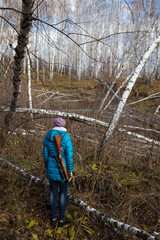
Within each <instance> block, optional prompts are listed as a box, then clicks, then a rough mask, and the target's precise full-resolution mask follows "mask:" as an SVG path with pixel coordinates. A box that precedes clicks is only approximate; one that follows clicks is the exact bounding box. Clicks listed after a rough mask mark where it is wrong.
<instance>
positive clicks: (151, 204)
mask: <svg viewBox="0 0 160 240" xmlns="http://www.w3.org/2000/svg"><path fill="white" fill-rule="evenodd" d="M47 84H48V85H47ZM47 84H45V88H43V86H42V84H39V87H37V84H35V89H36V90H37V89H39V90H45V91H53V92H54V91H55V90H56V91H60V92H63V93H64V92H65V93H66V94H67V93H71V94H77V93H79V99H80V100H81V101H79V103H78V107H77V105H76V104H77V103H75V102H72V104H70V109H72V110H73V109H75V110H76V109H78V108H79V109H82V108H83V109H86V111H87V110H90V109H92V112H95V106H96V104H97V102H93V101H92V99H93V98H94V97H95V96H100V95H103V94H104V93H105V90H104V89H103V87H101V86H99V85H98V84H97V82H94V83H93V82H92V81H90V80H89V81H84V82H83V83H81V84H79V83H77V82H75V83H73V82H69V81H68V82H66V81H65V79H62V81H58V80H57V82H56V83H54V87H53V88H52V87H51V85H52V83H50V82H48V83H47ZM116 87H118V85H117V86H116ZM157 87H160V83H159V82H154V83H153V84H151V85H150V86H149V85H146V84H144V82H143V81H142V80H141V79H140V80H139V82H138V83H137V85H136V86H135V88H134V89H133V92H132V95H131V98H130V99H129V102H132V101H135V100H137V99H139V98H143V97H145V96H148V95H149V94H152V93H155V92H156V91H157ZM115 90H116V89H115ZM36 94H37V92H34V99H35V101H38V100H37V99H38V98H36V97H37V95H36ZM43 97H44V96H42V99H41V101H44V100H46V99H45V98H43ZM25 98H26V96H25V94H23V92H22V96H21V101H20V103H21V102H23V101H24V99H25ZM62 102H63V104H62ZM62 102H60V101H59V102H58V101H57V102H56V105H55V102H54V101H50V103H49V102H45V103H44V104H42V105H41V107H42V108H46V109H59V110H61V111H62V110H64V109H65V110H66V111H67V110H70V109H69V108H68V102H67V99H66V102H65V101H62ZM23 103H24V102H23ZM34 104H35V105H36V102H35V103H34ZM158 104H159V100H158V98H155V99H152V100H149V101H145V102H143V103H142V102H141V103H139V104H138V105H136V106H135V107H134V110H135V111H136V114H137V115H136V116H138V117H139V119H141V120H142V126H143V124H145V127H146V128H148V127H151V125H152V127H153V129H152V130H157V131H160V129H158V127H159V123H158V122H156V123H155V122H153V118H152V123H154V124H151V123H149V124H148V123H147V124H148V125H147V124H146V122H144V121H145V119H146V117H144V116H146V114H147V119H148V116H151V115H153V113H154V111H155V109H156V107H157V106H158ZM23 105H24V104H23ZM142 109H143V111H144V112H145V114H144V115H143V113H141V110H142ZM92 114H93V113H92ZM88 115H89V114H88ZM108 118H109V117H108ZM34 119H35V120H36V123H38V124H39V126H45V127H44V129H43V130H44V133H43V134H41V132H40V130H36V127H37V125H36V124H33V123H32V122H29V121H26V116H25V115H24V114H22V115H18V116H17V118H16V119H15V122H16V124H17V126H18V125H19V124H20V126H21V130H22V129H23V130H25V131H26V132H27V131H28V130H30V128H31V126H32V130H35V131H36V133H35V134H28V135H23V134H20V133H19V132H18V134H17V135H15V134H13V135H12V134H10V135H9V137H8V140H7V144H6V147H5V148H4V149H2V150H1V156H2V157H4V158H5V159H7V160H8V161H10V162H12V163H13V164H15V165H16V166H18V167H20V168H22V169H24V170H25V171H27V172H29V173H31V174H33V175H34V176H36V177H40V178H41V179H44V180H46V177H45V168H44V163H43V158H42V145H43V139H44V134H45V133H46V132H47V131H48V129H50V128H51V127H52V120H51V119H50V118H47V117H46V118H45V119H43V118H41V116H38V115H37V116H35V118H34ZM125 121H126V118H125ZM138 121H140V120H138ZM156 121H157V119H156ZM123 123H124V122H123V121H121V124H123ZM32 124H33V125H32ZM67 126H68V127H67V128H68V129H69V132H70V133H71V136H72V141H73V146H74V162H75V168H74V169H75V170H74V171H75V176H76V178H75V181H74V182H73V183H71V187H72V192H73V193H74V196H75V197H79V198H81V199H82V200H83V201H85V202H87V203H88V205H89V206H92V207H94V208H96V209H97V210H99V211H101V212H103V213H105V214H106V215H108V216H110V217H112V218H114V219H116V220H119V221H121V222H124V223H127V224H130V225H131V226H135V227H137V228H139V229H142V230H145V231H147V232H149V233H150V234H152V235H155V236H157V237H160V235H158V233H160V163H159V159H160V151H159V148H158V147H156V146H154V144H150V145H147V144H146V143H143V144H142V143H141V142H136V141H135V140H133V139H132V138H131V137H126V135H123V134H122V135H120V134H119V132H116V133H115V135H114V138H113V139H112V141H111V144H110V146H109V147H108V148H107V154H106V159H105V160H103V161H99V160H98V158H97V155H96V149H97V146H96V144H93V145H92V144H91V143H88V142H87V141H86V138H87V137H86V136H88V135H91V134H92V135H93V136H94V139H95V140H98V139H100V138H102V134H103V133H104V129H100V131H99V129H97V128H93V127H92V126H91V127H90V126H87V125H86V126H85V127H84V126H83V125H81V123H77V122H73V121H71V120H67ZM154 126H155V128H154ZM157 126H158V127H157ZM28 133H29V132H28ZM77 134H79V135H80V136H81V137H82V140H81V139H80V138H78V139H77V138H76V135H77ZM99 136H100V137H99ZM146 136H148V137H151V138H153V139H155V140H157V141H159V134H158V133H155V132H153V133H146ZM131 145H132V148H133V150H132V151H131V149H132V148H129V147H131ZM128 148H129V151H128ZM66 218H67V220H68V224H67V225H66V226H64V227H63V228H58V227H54V228H53V227H51V225H50V219H49V189H45V188H44V187H42V186H39V185H36V184H34V183H33V182H31V181H29V180H27V179H25V178H24V177H22V176H20V175H19V174H17V173H16V172H14V171H13V170H12V169H10V168H9V167H8V166H7V165H6V164H4V163H3V162H0V240H2V239H3V240H11V239H13V240H14V239H15V240H22V239H37V240H38V239H40V240H43V239H44V240H48V239H57V240H59V239H64V240H67V239H69V240H72V239H73V240H74V239H77V240H87V239H93V240H96V239H107V240H113V239H115V240H119V239H138V238H137V237H135V236H131V235H128V234H127V233H125V232H121V233H119V234H117V233H114V232H113V231H111V230H110V229H109V228H107V227H106V226H104V225H103V224H102V223H101V222H99V221H97V220H96V219H93V218H92V217H91V216H90V215H89V213H87V212H86V211H84V210H81V209H79V207H77V206H75V205H73V204H72V203H70V202H68V206H67V213H66ZM156 234H157V235H156Z"/></svg>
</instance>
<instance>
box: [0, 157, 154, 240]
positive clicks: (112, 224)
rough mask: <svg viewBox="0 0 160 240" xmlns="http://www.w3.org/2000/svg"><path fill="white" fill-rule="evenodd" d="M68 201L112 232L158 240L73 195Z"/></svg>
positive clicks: (34, 178)
mask: <svg viewBox="0 0 160 240" xmlns="http://www.w3.org/2000/svg"><path fill="white" fill-rule="evenodd" d="M0 161H3V162H5V163H6V164H7V165H8V166H9V167H11V168H12V169H13V170H14V171H16V172H18V173H19V174H21V175H22V176H24V177H26V178H27V179H29V180H31V181H33V182H35V183H36V184H40V185H43V186H44V187H48V188H49V183H48V182H46V181H42V180H41V179H40V178H38V177H35V176H33V175H31V174H29V173H27V172H25V171H24V170H23V169H21V168H19V167H17V166H15V165H14V164H12V163H10V162H9V161H7V160H5V159H4V158H1V157H0ZM68 200H69V201H70V202H71V203H73V204H75V205H77V206H78V207H80V208H82V209H84V210H86V211H88V212H89V213H90V214H91V216H92V217H94V218H95V219H97V221H100V222H102V223H103V224H104V225H105V226H107V227H108V228H110V229H111V230H112V231H114V232H118V231H122V232H123V231H125V232H127V233H130V234H131V235H134V236H137V237H139V238H141V239H144V240H158V238H156V237H155V236H153V235H151V234H149V233H147V232H146V231H143V230H141V229H138V228H136V227H133V226H131V225H129V224H126V223H123V222H120V221H118V220H115V219H113V218H111V217H109V216H107V215H106V214H104V213H102V212H100V211H98V210H97V209H95V208H93V207H91V206H89V205H88V204H87V203H85V202H84V201H83V200H81V199H79V198H76V197H74V196H73V195H70V194H68Z"/></svg>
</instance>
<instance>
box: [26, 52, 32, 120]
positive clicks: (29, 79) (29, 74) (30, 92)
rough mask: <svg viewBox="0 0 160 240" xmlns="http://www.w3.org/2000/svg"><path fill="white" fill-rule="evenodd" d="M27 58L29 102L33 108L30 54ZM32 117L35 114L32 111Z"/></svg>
mask: <svg viewBox="0 0 160 240" xmlns="http://www.w3.org/2000/svg"><path fill="white" fill-rule="evenodd" d="M27 60H28V62H27V71H28V104H29V108H30V109H32V87H31V85H32V84H31V62H30V58H29V55H28V58H27ZM31 118H33V114H32V113H31Z"/></svg>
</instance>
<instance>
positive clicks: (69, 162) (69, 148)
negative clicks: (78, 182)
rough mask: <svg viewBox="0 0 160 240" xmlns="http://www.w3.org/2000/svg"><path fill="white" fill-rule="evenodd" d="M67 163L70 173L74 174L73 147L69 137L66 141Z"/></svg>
mask: <svg viewBox="0 0 160 240" xmlns="http://www.w3.org/2000/svg"><path fill="white" fill-rule="evenodd" d="M66 163H67V170H68V172H73V146H72V141H71V137H70V136H69V135H67V141H66Z"/></svg>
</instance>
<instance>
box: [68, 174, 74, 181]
mask: <svg viewBox="0 0 160 240" xmlns="http://www.w3.org/2000/svg"><path fill="white" fill-rule="evenodd" d="M68 175H69V176H68V177H69V180H68V182H70V181H71V180H72V178H73V172H69V173H68Z"/></svg>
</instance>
